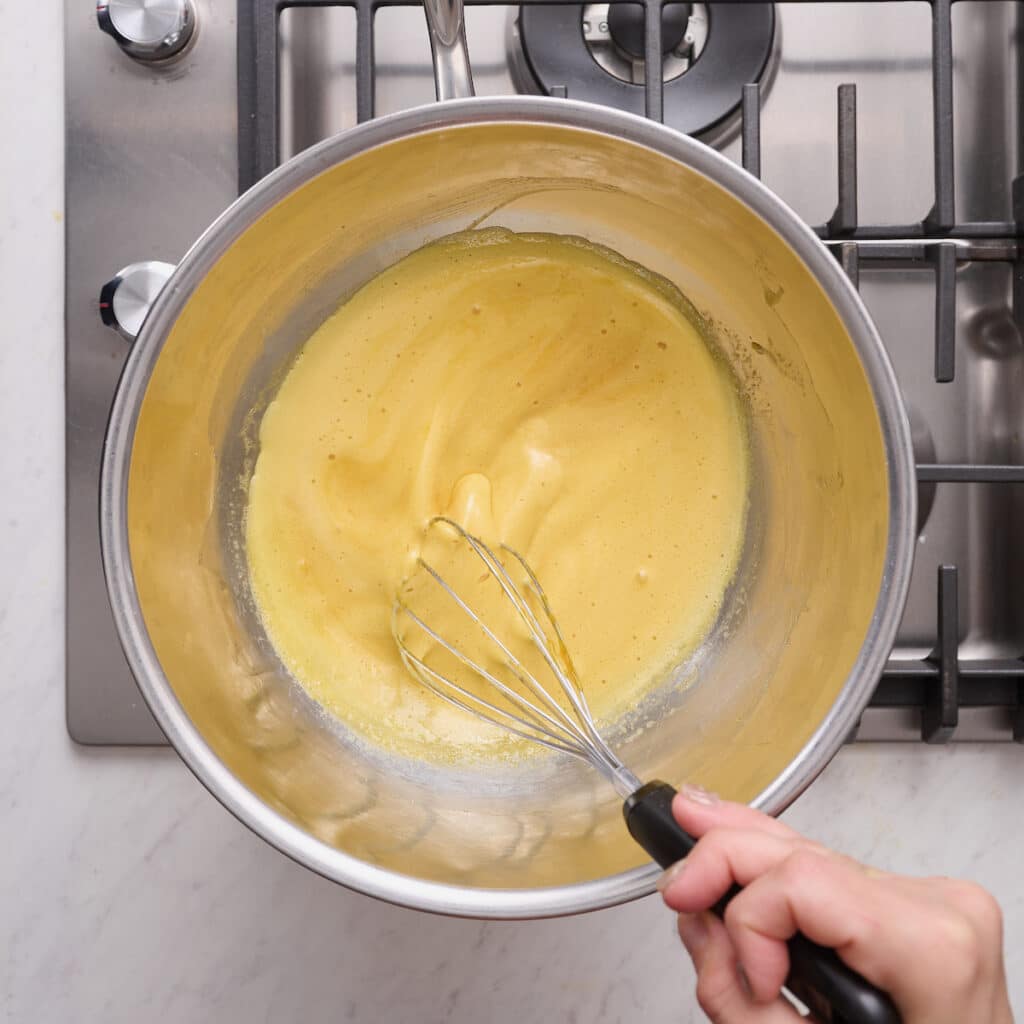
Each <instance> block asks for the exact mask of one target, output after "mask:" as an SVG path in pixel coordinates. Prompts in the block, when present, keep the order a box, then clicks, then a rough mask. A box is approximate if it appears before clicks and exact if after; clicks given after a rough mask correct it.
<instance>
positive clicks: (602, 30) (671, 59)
mask: <svg viewBox="0 0 1024 1024" xmlns="http://www.w3.org/2000/svg"><path fill="white" fill-rule="evenodd" d="M583 38H584V39H585V40H586V41H587V49H588V50H589V51H590V56H591V57H593V58H594V60H595V61H597V63H598V64H600V65H601V67H603V68H604V69H605V71H607V72H608V74H610V75H614V76H615V77H616V78H618V79H619V80H620V81H622V82H629V83H630V84H632V85H643V84H644V9H643V7H642V6H641V5H640V4H587V6H586V7H584V8H583ZM707 40H708V9H707V6H706V5H705V4H666V5H665V6H664V7H663V8H662V16H661V51H662V63H661V75H662V79H663V80H664V81H666V82H671V81H672V80H673V79H674V78H678V77H679V76H680V75H685V74H686V72H687V71H689V70H690V68H691V67H692V65H693V64H694V63H695V62H696V60H697V58H698V57H699V56H700V55H701V54H702V53H703V52H704V46H705V44H706V43H707Z"/></svg>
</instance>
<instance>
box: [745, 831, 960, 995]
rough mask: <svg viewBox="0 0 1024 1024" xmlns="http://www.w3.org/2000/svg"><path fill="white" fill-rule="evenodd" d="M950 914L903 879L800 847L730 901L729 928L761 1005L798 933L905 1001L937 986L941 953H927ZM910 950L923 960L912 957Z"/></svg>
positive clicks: (774, 989) (779, 978)
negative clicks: (942, 916) (878, 874)
mask: <svg viewBox="0 0 1024 1024" xmlns="http://www.w3.org/2000/svg"><path fill="white" fill-rule="evenodd" d="M945 913H946V912H945V911H943V910H941V908H936V907H935V906H933V905H932V904H931V903H930V902H929V903H923V902H922V901H921V899H920V898H919V897H918V896H917V894H916V891H915V890H913V889H912V888H911V887H908V886H906V885H904V884H903V881H902V880H900V879H878V878H871V877H869V876H868V875H867V874H866V873H865V872H864V871H863V870H861V869H860V868H859V867H858V866H857V865H855V864H853V863H851V862H848V861H846V860H845V859H842V858H838V857H832V856H828V855H826V854H825V853H823V852H822V851H820V850H816V849H814V848H813V847H810V846H804V845H795V846H794V847H793V849H792V852H791V853H790V855H789V856H788V857H786V858H784V859H783V860H781V861H779V862H778V863H777V864H776V865H775V866H774V867H773V868H771V869H770V870H769V871H767V872H765V873H763V874H762V875H761V876H760V877H759V878H757V879H756V880H753V881H751V882H750V883H749V884H748V885H747V887H746V888H745V889H744V891H743V892H742V893H740V894H739V895H738V896H736V898H735V899H733V900H732V902H731V903H730V904H729V907H728V909H727V910H726V914H725V927H726V930H727V933H728V935H729V938H730V940H731V942H732V945H733V948H734V949H735V952H736V956H737V957H738V959H739V961H740V962H741V963H742V964H743V967H744V970H745V971H746V974H747V978H748V979H749V982H750V988H751V992H752V993H753V995H754V998H755V999H757V1000H762V1001H763V1000H768V999H773V998H775V997H776V996H777V995H778V991H779V987H780V986H781V985H782V984H783V982H784V981H785V977H786V974H787V973H788V969H789V955H788V951H787V949H786V946H785V942H786V940H788V939H789V938H791V937H792V936H793V935H794V934H796V932H798V931H799V932H802V933H803V934H804V935H805V936H807V938H809V939H811V940H812V941H813V942H817V943H819V944H820V945H822V946H828V947H830V948H832V949H835V950H836V952H837V953H838V954H839V956H840V957H841V959H843V960H844V961H845V962H846V963H847V964H849V965H850V966H851V967H852V968H853V969H854V970H856V971H858V972H859V973H860V974H862V975H863V976H864V977H865V978H867V979H868V980H869V981H870V982H872V983H873V984H875V985H877V986H878V987H879V988H881V989H883V990H884V991H886V992H888V993H889V994H890V995H892V996H893V998H894V999H896V1001H897V1002H900V1001H901V999H909V1000H911V1001H912V1000H913V999H915V998H917V997H919V996H920V994H921V993H922V992H926V991H928V989H929V987H930V986H931V987H934V970H935V968H934V965H935V963H936V962H937V961H939V960H941V956H942V950H941V945H936V948H935V949H934V950H929V948H928V947H929V944H930V943H932V942H933V941H934V940H933V939H932V936H933V935H938V934H940V929H939V915H940V914H945ZM908 949H916V950H917V951H918V955H916V956H914V957H911V958H908V957H907V950H908ZM896 965H899V966H898V968H897V967H896Z"/></svg>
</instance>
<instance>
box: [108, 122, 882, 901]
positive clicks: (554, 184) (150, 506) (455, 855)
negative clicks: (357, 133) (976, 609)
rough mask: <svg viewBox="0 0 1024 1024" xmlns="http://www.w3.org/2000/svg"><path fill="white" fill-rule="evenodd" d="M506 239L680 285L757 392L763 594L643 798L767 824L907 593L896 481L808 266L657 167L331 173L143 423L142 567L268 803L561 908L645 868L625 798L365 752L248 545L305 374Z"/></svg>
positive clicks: (486, 159)
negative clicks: (271, 612)
mask: <svg viewBox="0 0 1024 1024" xmlns="http://www.w3.org/2000/svg"><path fill="white" fill-rule="evenodd" d="M497 225H500V226H505V227H509V228H512V229H517V230H540V231H554V232H564V233H571V234H578V235H582V236H585V237H586V238H589V239H591V240H592V241H595V242H599V243H603V244H605V245H608V246H610V247H611V248H613V249H616V250H618V251H619V252H621V253H622V254H623V255H625V256H627V257H629V258H631V259H634V260H636V261H638V262H640V263H642V264H644V265H645V266H647V267H649V268H650V269H652V270H655V271H657V272H659V273H661V274H663V275H664V276H665V277H667V278H669V279H670V280H672V281H673V282H675V283H676V284H677V285H678V286H679V287H680V289H681V290H682V291H683V292H684V293H685V294H686V295H687V296H688V297H689V299H690V300H691V301H692V302H693V303H694V305H695V307H696V308H697V309H698V310H699V311H700V313H701V314H702V316H703V317H704V318H705V319H706V321H707V324H708V328H709V331H710V333H711V335H712V337H713V338H714V339H715V341H716V342H717V344H718V345H719V346H720V347H721V349H722V351H723V352H724V353H725V355H726V357H727V358H728V360H729V361H730V363H731V364H732V366H733V368H734V370H735V373H736V375H737V377H738V379H739V380H740V381H741V383H742V388H743V392H744V395H745V399H746V403H747V406H748V409H749V421H750V429H751V435H752V446H753V458H754V485H753V492H752V496H751V507H750V513H749V539H748V543H747V548H746V551H745V554H744V558H743V563H742V567H741V570H740V574H739V578H738V581H737V584H736V586H735V587H734V589H733V591H732V593H731V595H730V597H729V600H728V602H727V607H726V608H725V610H724V611H723V617H722V620H721V621H720V623H719V626H718V628H717V629H716V630H715V631H714V633H713V635H712V637H711V638H710V639H709V641H708V643H707V644H706V645H705V648H704V649H703V650H702V651H701V652H700V655H699V657H698V658H697V659H696V660H695V661H694V662H692V663H691V664H690V665H688V666H686V667H683V668H681V670H680V672H679V674H678V678H677V680H676V681H675V684H674V685H673V686H670V687H668V688H666V690H665V691H664V692H661V693H659V694H657V695H655V696H654V697H653V698H652V700H651V702H650V704H649V706H647V707H645V708H644V709H643V711H644V715H643V717H644V719H645V720H649V721H650V723H651V724H650V726H649V727H648V728H646V729H645V730H642V731H634V732H633V733H632V734H631V735H630V736H628V737H625V738H624V739H623V741H622V746H621V753H622V755H623V757H624V759H625V760H626V761H627V763H629V764H630V765H631V767H633V768H634V770H636V771H637V773H638V774H640V775H641V776H644V777H651V776H657V777H661V778H663V779H666V780H668V781H671V782H674V783H679V782H682V781H684V780H690V781H694V782H698V783H700V784H702V785H704V786H706V787H708V788H711V789H713V790H715V791H717V792H720V793H722V794H725V795H727V796H729V797H734V798H738V799H742V800H751V799H754V798H756V797H757V795H758V794H759V793H761V792H762V791H763V790H764V789H765V788H766V787H767V786H768V785H769V784H770V783H772V782H773V780H775V779H776V778H777V776H778V775H779V774H780V773H781V772H783V771H784V770H785V769H786V767H787V766H788V765H789V764H790V762H791V761H792V760H793V759H794V758H795V757H796V756H797V755H798V753H799V752H800V750H801V749H802V748H803V747H804V745H805V744H806V743H807V741H808V740H809V738H810V737H811V735H812V734H813V733H814V731H815V730H816V729H817V728H818V727H819V725H820V724H821V723H822V721H823V719H824V718H825V716H826V715H827V714H828V712H829V711H830V709H831V708H832V707H833V705H834V704H835V702H836V701H837V698H839V696H840V693H841V691H842V690H843V687H844V684H845V683H846V681H847V678H848V676H849V674H850V672H851V668H852V666H853V664H854V661H855V659H856V657H857V655H858V652H859V650H860V647H861V645H862V643H863V640H864V636H865V633H866V632H867V629H868V626H869V622H870V620H871V618H872V615H873V613H874V609H875V604H876V600H877V598H878V593H879V588H880V586H881V582H882V577H883V568H884V559H885V552H886V541H887V534H888V527H889V523H888V500H889V495H888V484H887V463H886V454H885V449H884V445H883V441H882V436H881V432H880V428H879V420H878V414H877V412H876V408H875V403H874V400H873V396H872V393H871V389H870V386H869V384H868V381H867V379H866V377H865V374H864V371H863V369H862V367H861V365H860V362H859V360H858V357H857V354H856V352H855V349H854V346H853V344H852V342H851V340H850V338H849V335H848V333H847V331H846V329H845V328H844V326H843V325H842V323H841V321H840V320H839V318H838V317H837V315H836V313H835V311H834V310H833V308H832V306H831V304H830V302H829V300H828V298H827V297H826V295H825V294H824V292H823V291H822V289H821V287H820V286H819V285H818V284H817V283H816V281H815V280H814V279H813V277H812V276H811V274H810V273H809V272H808V270H807V268H806V267H805V266H804V264H803V263H802V262H801V261H800V259H799V258H798V257H797V256H796V255H795V254H794V253H793V252H792V250H791V249H790V248H789V247H788V246H787V245H786V244H785V243H784V242H783V241H782V240H781V238H779V237H778V236H777V235H776V234H775V233H774V232H773V231H772V230H771V229H770V228H769V227H768V226H767V225H766V224H765V223H764V222H762V221H761V220H760V218H758V217H757V216H756V215H755V214H754V213H753V212H751V210H750V209H749V208H747V207H746V206H745V205H744V204H743V203H741V202H740V201H739V200H737V199H736V198H734V197H733V196H731V195H730V194H729V193H727V192H726V191H724V190H723V189H722V188H721V187H720V186H718V185H716V184H715V183H713V182H712V181H710V180H708V179H707V178H705V177H703V176H702V175H700V174H699V173H697V172H696V171H694V170H691V169H689V168H686V167H684V166H682V165H680V164H679V163H677V162H675V161H672V160H670V159H668V158H667V157H665V156H662V155H660V154H657V153H655V152H654V151H651V150H648V149H645V148H642V147H640V146H637V145H634V144H632V143H628V142H625V141H623V140H618V139H615V138H612V137H609V136H605V135H600V134H597V133H591V132H586V131H583V130H581V129H573V128H567V127H556V126H542V125H531V124H518V125H511V124H504V125H501V124H479V125H470V126H464V127H460V128H453V129H444V130H437V131H433V132H428V133H423V134H420V135H415V136H412V137H409V138H405V139H402V140H399V141H397V142H393V143H389V144H388V145H385V146H381V147H378V148H376V149H373V150H370V151H369V152H366V153H364V154H362V155H360V156H358V157H355V158H352V159H349V160H347V161H345V162H343V163H341V164H338V165H336V166H333V167H326V168H325V169H324V170H323V171H322V172H321V173H320V174H319V176H317V177H315V178H314V179H313V180H311V181H309V182H308V183H307V184H305V185H303V186H302V187H300V188H298V189H297V190H296V191H294V192H293V193H292V194H291V195H289V196H288V197H287V198H285V199H284V200H283V201H282V202H280V203H278V204H277V205H276V206H275V207H274V208H272V209H271V210H270V211H269V212H267V213H266V214H264V215H263V216H262V217H261V218H260V219H259V220H258V221H257V222H256V223H255V224H253V225H252V226H251V227H250V228H248V229H247V230H246V231H245V232H244V233H243V234H242V235H241V236H240V237H239V238H238V239H237V240H236V241H235V242H234V244H232V245H231V247H230V248H229V249H228V250H227V251H226V252H225V253H224V254H223V255H222V256H221V258H220V259H219V260H218V262H217V263H216V265H215V266H214V267H213V269H212V270H211V272H210V273H209V274H207V276H206V277H205V278H204V280H203V281H202V282H201V284H200V285H199V286H198V287H197V288H196V289H195V291H194V292H193V293H192V294H191V295H190V296H188V297H187V301H186V303H185V305H184V308H183V310H182V312H181V314H180V316H179V317H178V318H177V321H176V322H175V324H174V326H173V328H172V329H171V331H170V333H169V334H168V336H167V339H166V341H165V343H164V346H163V349H162V351H161V353H160V356H159V359H158V361H157V362H156V365H155V369H154V372H153V374H152V377H151V380H150V383H149V385H148V389H147V391H146V394H145V398H144V401H143V404H142V408H141V412H140V415H139V419H138V425H137V429H136V434H135V439H134V446H133V452H132V460H131V471H130V479H129V493H128V515H129V544H130V554H131V563H132V567H133V571H134V576H135V583H136V587H137V591H138V595H139V599H140V603H141V607H142V612H143V616H144V620H145V624H146V627H147V630H148V633H149V636H150V638H151V641H152V644H153V647H154V649H155V651H156V653H157V655H158V657H159V659H160V662H161V664H162V667H163V670H164V673H165V675H166V677H167V679H168V681H169V683H170V686H171V687H172V689H173V691H174V693H175V694H176V696H177V698H178V700H179V701H180V702H181V704H182V706H183V707H184V709H185V711H186V712H187V714H188V715H189V717H190V718H191V720H192V721H193V723H194V724H195V726H196V727H197V729H198V730H199V731H200V733H201V734H202V736H203V737H204V738H205V740H206V742H207V743H208V744H209V746H210V747H211V748H212V749H213V751H214V752H215V753H216V754H217V756H218V757H219V758H220V759H221V760H222V761H223V762H224V763H225V764H226V765H227V766H228V767H229V768H230V770H231V771H232V772H233V773H234V774H235V775H237V776H238V777H239V778H240V779H241V780H242V781H243V782H244V783H245V785H246V786H248V787H249V788H250V789H251V790H252V791H253V792H254V793H256V794H257V795H258V796H259V797H260V798H261V799H262V800H264V801H265V802H266V803H268V804H269V805H271V806H272V807H274V808H276V809H277V810H278V811H280V813H281V814H283V815H284V816H285V817H287V818H288V819H290V820H291V821H293V822H294V823H295V824H297V825H299V826H300V827H301V828H303V829H305V830H306V831H308V832H309V833H311V834H313V835H314V836H316V837H318V838H319V839H321V840H323V842H325V843H327V844H329V845H330V846H333V847H336V848H337V849H339V850H341V851H343V852H344V853H347V854H349V855H351V856H354V857H357V858H359V859H361V860H364V861H369V862H371V863H374V864H377V865H380V866H383V867H386V868H390V869H393V870H395V871H398V872H401V873H404V874H408V875H412V876H416V877H420V878H424V879H433V880H438V881H444V882H449V883H453V884H459V885H469V886H478V887H513V888H517V887H524V888H534V887H538V886H545V885H562V884H569V883H574V882H579V881H583V880H587V879H593V878H598V877H603V876H607V875H609V874H613V873H617V872H620V871H623V870H626V869H628V868H632V867H634V866H636V865H638V864H640V863H642V862H643V861H644V860H645V857H644V855H643V853H642V851H640V850H639V848H637V847H636V846H635V845H634V844H633V842H632V841H631V840H630V839H629V837H628V836H627V835H626V833H625V830H624V828H623V826H622V823H621V817H620V812H619V802H618V800H617V798H616V797H615V795H614V793H613V792H612V790H611V788H610V787H609V786H608V785H607V784H606V783H605V782H604V781H603V780H602V779H600V778H598V777H597V776H595V775H592V774H591V773H590V770H589V769H587V768H585V767H582V766H577V765H575V764H564V763H562V762H557V761H552V760H549V759H547V758H545V757H539V758H537V760H536V761H535V762H531V763H529V764H524V765H521V766H519V767H516V768H508V767H506V768H503V769H502V770H500V771H499V770H497V769H490V770H484V769H468V768H467V769H462V770H457V769H442V768H438V767H432V768H428V767H426V766H424V765H420V764H413V763H409V762H403V761H400V760H397V759H395V758H393V757H388V756H385V755H383V754H382V753H380V752H377V751H374V750H371V749H367V748H366V747H364V746H363V745H361V744H360V743H359V742H358V741H357V740H355V739H354V738H352V737H351V736H347V735H346V734H345V733H344V730H342V729H341V728H339V727H338V726H337V724H336V723H333V722H331V721H329V720H327V719H326V718H325V717H324V716H322V715H321V714H320V713H319V712H318V710H317V709H316V708H315V706H313V705H312V704H311V703H310V702H309V701H308V700H307V699H306V698H305V697H304V696H303V694H302V692H301V690H299V689H298V688H297V687H296V686H295V685H294V683H293V682H292V681H291V680H290V679H289V678H288V676H287V674H286V673H285V672H284V670H283V669H282V668H281V666H280V664H279V662H278V660H277V658H276V656H275V654H274V652H273V649H272V648H271V647H270V645H269V644H268V643H267V642H266V639H265V638H264V637H263V635H262V633H261V630H260V628H259V622H258V618H257V617H256V616H255V614H254V611H253V608H252V603H251V598H250V595H249V592H248V586H247V582H246V576H245V552H244V543H243V533H242V530H241V521H242V514H243V511H244V507H245V488H246V483H247V478H248V475H249V473H250V472H251V468H252V464H253V462H254V459H255V456H256V452H257V448H256V444H257V429H258V422H259V414H260V411H261V410H262V408H264V407H265V405H266V402H267V400H268V399H269V398H270V397H271V396H272V394H273V391H274V388H275V387H276V385H277V383H279V381H280V380H281V378H282V376H283V373H284V372H285V371H286V369H287V367H288V365H289V362H290V359H291V357H292V356H293V355H294V353H295V351H296V349H297V347H298V346H299V345H301V344H302V342H303V341H304V340H305V339H306V338H307V337H308V336H309V334H310V333H311V332H312V331H313V330H314V329H315V328H316V327H317V326H318V325H319V323H320V322H321V321H322V320H323V319H324V318H325V316H326V315H327V314H329V313H330V312H331V311H332V310H333V309H334V308H335V307H336V306H337V305H338V304H339V302H341V301H343V300H344V298H345V297H346V296H347V295H349V294H351V292H352V291H353V290H354V289H356V288H358V287H359V286H360V285H361V284H362V283H364V282H365V281H367V280H368V279H369V278H371V277H372V276H373V275H374V274H376V273H377V272H378V271H379V270H381V269H382V268H384V267H386V266H388V265H389V264H391V263H393V262H394V261H395V260H397V259H399V258H400V257H402V256H403V255H405V254H406V253H408V252H410V251H412V250H413V249H415V248H417V247H418V246H420V245H422V244H423V243H425V242H427V241H429V240H432V239H434V238H437V237H440V236H442V235H445V234H448V233H450V232H452V231H456V230H462V229H466V228H471V227H490V226H497ZM661 528H662V529H664V530H672V529H673V524H672V522H670V521H665V522H664V523H662V524H661Z"/></svg>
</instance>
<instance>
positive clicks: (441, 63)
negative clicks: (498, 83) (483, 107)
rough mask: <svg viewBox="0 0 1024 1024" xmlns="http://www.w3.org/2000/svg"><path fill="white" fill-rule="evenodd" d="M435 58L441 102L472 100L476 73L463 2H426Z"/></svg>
mask: <svg viewBox="0 0 1024 1024" xmlns="http://www.w3.org/2000/svg"><path fill="white" fill-rule="evenodd" d="M423 8H424V10H425V11H426V14H427V28H428V29H429V30H430V50H431V52H432V54H433V57H434V86H435V88H436V89H437V98H438V99H439V100H459V99H465V98H466V97H467V96H473V95H474V92H473V72H472V70H471V68H470V66H469V50H468V49H467V48H466V16H465V12H464V10H463V6H462V0H423Z"/></svg>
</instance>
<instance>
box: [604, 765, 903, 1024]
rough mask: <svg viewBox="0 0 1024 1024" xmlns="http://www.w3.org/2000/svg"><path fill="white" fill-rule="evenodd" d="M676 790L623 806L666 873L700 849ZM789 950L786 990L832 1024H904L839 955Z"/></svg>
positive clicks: (644, 792)
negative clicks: (680, 815)
mask: <svg viewBox="0 0 1024 1024" xmlns="http://www.w3.org/2000/svg"><path fill="white" fill-rule="evenodd" d="M675 795H676V791H675V790H674V789H673V788H672V787H671V786H670V785H668V783H665V782H648V783H647V784H646V785H645V786H641V787H640V788H639V789H638V790H637V791H636V792H635V793H634V794H633V795H632V796H630V797H627V799H626V802H625V803H624V804H623V805H622V813H623V816H624V817H625V819H626V827H627V828H628V829H629V832H630V835H632V837H633V838H634V839H635V840H636V841H637V842H638V843H639V844H640V845H641V846H642V847H643V848H644V849H645V850H646V851H647V852H648V853H649V854H650V855H651V857H653V858H654V860H655V861H657V862H658V863H659V864H660V865H661V866H662V867H663V868H667V867H669V865H671V864H674V863H675V862H676V861H678V860H682V859H683V858H684V857H685V856H687V854H689V853H690V851H691V850H692V849H693V848H694V847H695V846H696V845H697V840H696V839H694V838H693V836H691V835H690V834H689V833H688V832H687V831H685V829H683V828H681V827H680V825H679V823H678V822H677V821H676V819H675V817H674V816H673V814H672V798H673V797H674V796H675ZM742 891H743V890H742V888H741V887H740V886H738V885H734V886H733V887H732V888H731V889H730V890H729V891H728V892H727V893H726V894H725V895H724V896H723V897H722V898H721V899H720V900H719V901H718V903H716V904H715V906H714V907H713V908H712V909H713V910H714V912H715V913H716V914H717V915H718V916H719V917H722V916H723V915H724V914H725V908H726V907H727V906H728V905H729V901H730V900H731V899H732V898H733V897H734V896H737V895H738V894H739V893H741V892H742ZM787 945H788V947H789V975H788V976H787V977H786V988H787V989H789V991H790V992H791V993H792V994H793V995H794V996H796V997H797V999H799V1000H800V1001H801V1002H803V1003H805V1004H806V1005H807V1006H808V1007H809V1009H810V1010H811V1012H812V1013H813V1014H815V1016H816V1017H817V1018H818V1019H819V1020H822V1021H827V1022H830V1024H900V1021H901V1019H902V1018H901V1017H900V1013H899V1011H898V1010H897V1009H896V1007H895V1005H894V1004H893V1002H892V1000H891V999H890V998H889V997H888V996H887V995H886V994H885V993H884V992H883V991H881V989H878V988H876V987H875V986H874V985H872V984H871V982H869V981H868V980H867V979H866V978H862V977H861V976H860V975H859V974H858V973H857V972H856V971H854V970H853V969H852V968H850V967H848V966H847V965H846V964H845V963H843V961H842V960H840V959H839V957H838V955H837V954H836V952H835V950H832V949H828V948H827V947H825V946H819V945H818V944H817V943H816V942H811V940H810V939H808V938H806V937H805V936H803V935H800V934H797V935H794V936H793V938H792V939H790V940H789V942H788V943H787Z"/></svg>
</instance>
